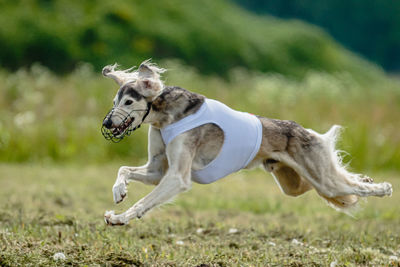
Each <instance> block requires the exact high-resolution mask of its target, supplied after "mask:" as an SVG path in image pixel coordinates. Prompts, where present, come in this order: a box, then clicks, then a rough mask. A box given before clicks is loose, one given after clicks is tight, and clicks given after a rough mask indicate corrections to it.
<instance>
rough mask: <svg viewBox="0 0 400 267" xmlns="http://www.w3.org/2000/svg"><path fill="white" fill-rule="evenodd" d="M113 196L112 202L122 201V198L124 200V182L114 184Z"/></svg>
mask: <svg viewBox="0 0 400 267" xmlns="http://www.w3.org/2000/svg"><path fill="white" fill-rule="evenodd" d="M112 191H113V197H114V202H115V203H116V204H118V203H120V202H122V200H124V198H125V197H126V192H127V190H126V184H125V183H123V182H122V183H119V184H115V185H114V186H113V189H112Z"/></svg>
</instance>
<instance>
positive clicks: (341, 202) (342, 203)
mask: <svg viewBox="0 0 400 267" xmlns="http://www.w3.org/2000/svg"><path fill="white" fill-rule="evenodd" d="M341 132H342V127H341V126H339V125H334V126H332V127H331V129H329V131H328V132H326V133H325V134H323V135H322V136H321V137H322V139H323V140H324V142H325V146H326V149H327V151H328V152H329V157H331V161H332V163H333V164H334V168H335V169H336V170H338V173H340V176H341V177H343V178H344V179H346V180H347V179H357V180H359V179H361V175H359V174H354V173H351V172H349V171H347V169H346V166H345V165H344V164H343V155H344V154H345V152H344V151H342V150H337V149H336V144H337V141H338V139H339V137H340V133H341ZM320 195H321V197H323V198H324V199H325V200H326V201H327V203H328V205H329V206H331V207H333V208H334V209H336V210H339V211H342V212H345V213H348V214H349V213H350V214H351V212H352V211H354V210H355V209H356V208H357V203H358V201H359V197H358V196H356V195H344V196H337V197H327V196H324V195H322V194H320Z"/></svg>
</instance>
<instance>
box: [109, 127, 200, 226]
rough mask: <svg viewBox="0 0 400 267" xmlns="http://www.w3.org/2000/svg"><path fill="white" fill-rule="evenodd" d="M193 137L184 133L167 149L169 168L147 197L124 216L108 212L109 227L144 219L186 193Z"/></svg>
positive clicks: (193, 149)
mask: <svg viewBox="0 0 400 267" xmlns="http://www.w3.org/2000/svg"><path fill="white" fill-rule="evenodd" d="M193 138H194V137H193V136H191V135H189V134H188V133H184V134H182V135H180V136H178V137H176V138H175V139H174V140H173V141H172V142H171V143H170V144H169V145H168V146H167V149H166V155H167V159H168V164H169V168H168V171H167V173H166V175H165V176H164V177H163V178H162V179H161V181H160V183H159V184H158V185H157V186H156V188H154V190H153V191H152V192H150V193H149V194H148V195H147V196H145V197H144V198H142V199H141V200H139V201H138V202H137V203H136V204H135V205H133V206H132V207H131V208H130V209H128V210H127V211H126V212H124V213H122V214H118V215H116V214H114V212H113V211H108V212H106V213H105V215H104V219H105V221H106V223H107V224H109V225H124V224H127V223H128V222H129V221H130V220H132V219H134V218H140V217H142V216H143V215H144V214H145V213H146V212H147V211H149V210H150V209H152V208H153V207H155V206H158V205H160V204H163V203H165V202H167V201H168V200H170V199H171V198H173V197H174V196H176V195H177V194H179V193H181V192H183V191H186V190H188V189H189V188H190V184H191V175H190V174H191V165H192V160H193V157H194V151H195V145H194V143H195V142H194V140H193Z"/></svg>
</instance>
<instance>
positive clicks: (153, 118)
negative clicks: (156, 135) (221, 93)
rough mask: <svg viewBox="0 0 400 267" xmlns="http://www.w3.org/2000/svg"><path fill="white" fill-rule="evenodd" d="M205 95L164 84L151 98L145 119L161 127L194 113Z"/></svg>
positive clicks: (154, 125)
mask: <svg viewBox="0 0 400 267" xmlns="http://www.w3.org/2000/svg"><path fill="white" fill-rule="evenodd" d="M204 99H205V97H204V96H202V95H199V94H196V93H192V92H189V91H188V90H186V89H183V88H180V87H176V86H166V87H165V88H164V89H163V90H162V92H161V93H160V94H159V95H158V96H157V97H156V98H155V99H154V100H153V103H152V105H151V110H150V113H149V116H148V119H146V122H147V123H150V124H151V125H152V126H153V127H155V128H158V129H161V128H163V127H165V126H167V125H169V124H171V123H174V122H176V121H179V120H180V119H182V118H184V117H186V116H188V115H190V114H193V113H195V112H196V111H197V110H198V109H199V108H200V107H201V105H202V104H203V103H204Z"/></svg>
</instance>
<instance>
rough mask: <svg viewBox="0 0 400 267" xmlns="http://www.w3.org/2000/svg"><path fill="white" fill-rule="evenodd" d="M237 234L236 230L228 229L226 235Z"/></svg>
mask: <svg viewBox="0 0 400 267" xmlns="http://www.w3.org/2000/svg"><path fill="white" fill-rule="evenodd" d="M237 232H238V229H236V228H230V229H229V232H228V233H230V234H236V233H237Z"/></svg>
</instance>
